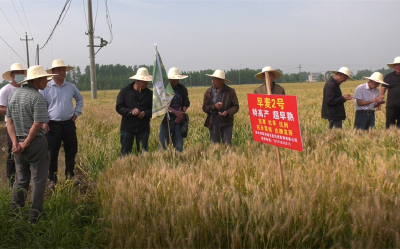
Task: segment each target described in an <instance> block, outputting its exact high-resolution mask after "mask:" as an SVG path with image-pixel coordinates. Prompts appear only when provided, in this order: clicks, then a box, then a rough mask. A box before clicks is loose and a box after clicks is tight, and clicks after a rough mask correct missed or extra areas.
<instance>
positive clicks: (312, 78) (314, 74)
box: [308, 73, 321, 82]
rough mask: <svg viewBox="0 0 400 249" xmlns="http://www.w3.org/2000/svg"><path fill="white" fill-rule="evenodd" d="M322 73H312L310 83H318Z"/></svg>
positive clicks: (309, 76)
mask: <svg viewBox="0 0 400 249" xmlns="http://www.w3.org/2000/svg"><path fill="white" fill-rule="evenodd" d="M320 74H321V73H310V74H309V75H308V82H316V81H317V80H318V77H319V75H320Z"/></svg>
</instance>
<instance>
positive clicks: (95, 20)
mask: <svg viewBox="0 0 400 249" xmlns="http://www.w3.org/2000/svg"><path fill="white" fill-rule="evenodd" d="M98 11H99V0H97V7H96V17H95V19H94V27H93V33H94V31H95V30H96V22H97V12H98Z"/></svg>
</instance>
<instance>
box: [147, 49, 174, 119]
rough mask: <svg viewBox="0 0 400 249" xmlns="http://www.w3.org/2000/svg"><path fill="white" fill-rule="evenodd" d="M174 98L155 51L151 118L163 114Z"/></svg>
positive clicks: (162, 65) (159, 58) (158, 55)
mask: <svg viewBox="0 0 400 249" xmlns="http://www.w3.org/2000/svg"><path fill="white" fill-rule="evenodd" d="M173 98H174V90H173V89H172V86H171V84H170V83H169V80H168V76H167V73H166V72H165V68H164V64H163V63H162V60H161V56H160V54H159V53H158V51H157V45H156V56H155V59H154V67H153V109H152V118H156V117H159V116H162V115H164V114H165V113H167V111H168V106H169V104H170V103H171V101H172V99H173Z"/></svg>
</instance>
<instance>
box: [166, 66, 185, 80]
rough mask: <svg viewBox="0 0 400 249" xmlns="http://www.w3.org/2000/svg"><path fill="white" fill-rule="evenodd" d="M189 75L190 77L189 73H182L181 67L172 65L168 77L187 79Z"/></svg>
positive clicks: (171, 78)
mask: <svg viewBox="0 0 400 249" xmlns="http://www.w3.org/2000/svg"><path fill="white" fill-rule="evenodd" d="M187 77H188V76H187V75H181V73H180V72H179V69H178V68H176V67H171V68H170V69H169V70H168V79H170V80H181V79H186V78H187Z"/></svg>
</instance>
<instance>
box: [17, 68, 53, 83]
mask: <svg viewBox="0 0 400 249" xmlns="http://www.w3.org/2000/svg"><path fill="white" fill-rule="evenodd" d="M54 75H57V74H49V73H47V72H46V70H44V68H43V67H42V66H40V65H36V66H32V67H30V68H29V69H28V73H27V76H26V80H23V81H21V82H18V84H22V83H25V82H27V81H28V80H34V79H38V78H42V77H50V76H54Z"/></svg>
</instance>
